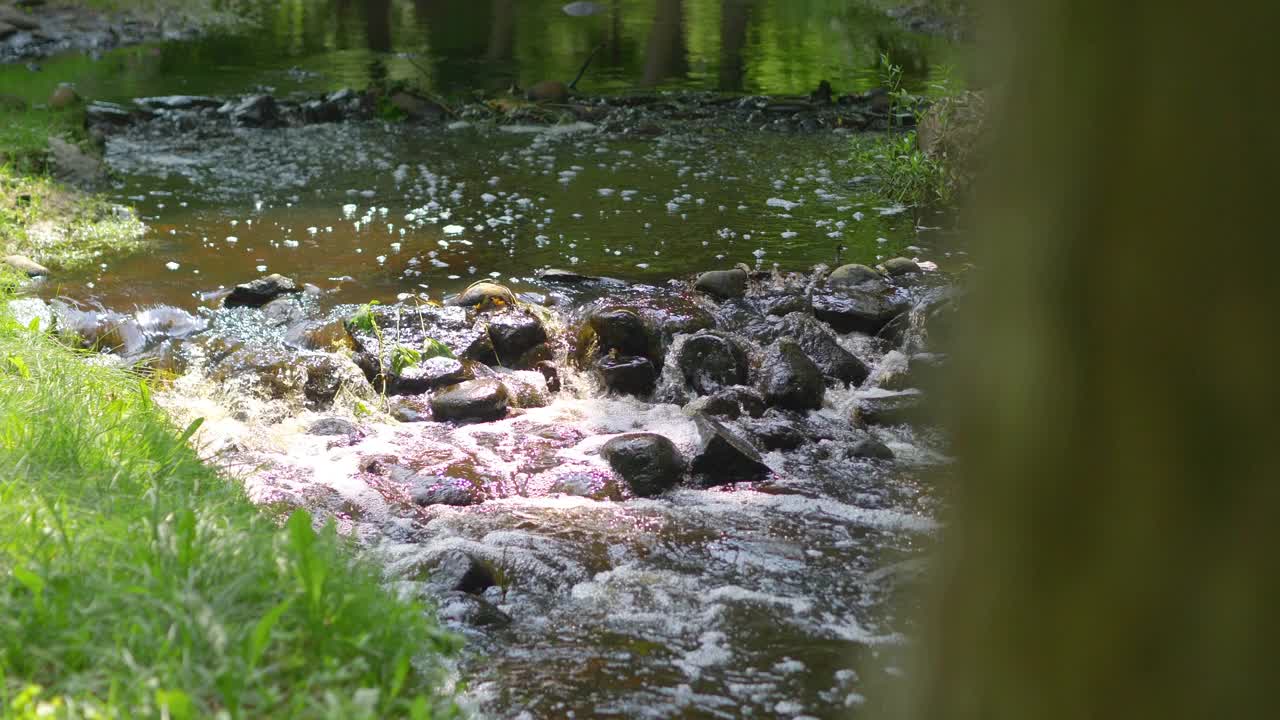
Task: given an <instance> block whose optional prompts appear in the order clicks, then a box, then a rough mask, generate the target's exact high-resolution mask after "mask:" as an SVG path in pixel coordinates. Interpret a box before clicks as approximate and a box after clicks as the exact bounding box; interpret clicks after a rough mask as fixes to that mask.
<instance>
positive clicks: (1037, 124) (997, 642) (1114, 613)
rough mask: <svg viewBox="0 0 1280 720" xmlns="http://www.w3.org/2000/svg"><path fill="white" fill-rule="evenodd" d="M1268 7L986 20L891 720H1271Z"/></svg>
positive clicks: (1274, 455) (1279, 249) (1073, 9)
mask: <svg viewBox="0 0 1280 720" xmlns="http://www.w3.org/2000/svg"><path fill="white" fill-rule="evenodd" d="M1278 8H1280V5H1278V4H1276V3H1268V4H1265V5H1264V4H1262V3H1242V4H1232V5H1225V6H1209V5H1204V4H1203V3H1168V2H1153V1H1152V0H1139V1H1137V2H1128V3H1115V2H1101V1H1099V0H1077V1H1075V2H1072V1H1070V0H1037V1H1036V2H1022V1H1020V0H1003V1H993V2H990V3H988V7H987V8H986V9H985V12H984V13H982V15H981V17H982V21H983V22H984V23H985V24H986V28H987V29H988V30H990V31H992V32H993V35H994V40H995V42H994V43H992V42H991V39H987V38H981V39H980V41H981V42H986V43H987V46H986V47H987V49H988V57H987V64H988V65H989V66H990V67H992V68H998V69H1000V72H1001V73H1002V74H1003V79H1002V80H1001V81H1000V82H998V83H997V84H996V90H995V93H994V100H995V102H994V107H995V108H996V116H995V117H994V118H993V122H992V123H991V131H992V133H993V136H992V138H993V139H994V142H995V145H996V151H995V156H994V157H993V158H992V163H991V167H990V170H991V176H990V177H989V178H988V181H987V182H986V183H985V185H983V186H982V190H981V200H980V203H979V204H980V207H979V208H978V210H979V214H980V217H981V221H980V222H979V224H978V227H977V228H976V231H975V233H974V238H975V240H974V247H973V256H974V259H975V263H976V265H977V266H978V267H979V268H980V270H978V271H976V276H975V277H974V278H972V283H971V285H972V286H973V287H974V288H975V291H974V292H973V294H972V295H971V296H970V297H969V298H968V300H967V305H968V312H969V316H970V321H971V322H970V323H969V328H968V330H969V331H968V332H967V333H959V336H960V337H962V338H965V340H964V341H962V344H961V346H960V347H958V348H956V368H955V371H956V375H955V377H954V378H953V382H952V388H953V389H954V392H955V395H954V396H953V399H954V400H956V402H953V403H952V405H953V406H954V407H955V408H956V411H955V412H954V417H953V418H952V421H953V424H952V427H953V430H954V438H955V449H956V452H957V455H958V456H959V458H960V463H959V474H960V478H959V481H958V485H957V488H956V495H957V497H956V498H955V505H954V516H953V517H951V518H948V522H949V525H950V527H949V530H948V531H947V532H946V533H945V535H944V537H943V542H942V545H943V550H942V553H943V558H942V564H941V567H940V568H939V570H940V572H939V573H938V575H939V577H938V580H939V583H938V584H939V586H940V587H939V593H938V596H937V597H936V598H935V602H934V603H932V605H931V606H930V607H931V608H932V611H931V612H930V613H929V615H928V617H926V627H925V630H924V637H923V638H922V648H921V649H920V656H921V657H920V659H921V661H922V662H921V663H920V666H919V667H918V668H917V671H916V673H915V675H914V678H913V682H914V687H913V688H912V693H911V694H910V697H909V698H908V699H907V702H908V704H909V705H910V708H909V711H908V712H905V713H897V714H895V715H894V716H895V717H912V718H929V719H933V718H948V719H952V720H967V719H974V720H977V719H979V718H981V719H982V720H1029V719H1031V718H1035V719H1036V720H1057V719H1062V720H1068V719H1069V720H1078V719H1081V718H1125V719H1126V720H1130V719H1136V718H1160V719H1161V720H1169V719H1170V718H1248V717H1261V716H1264V715H1267V716H1273V715H1270V713H1272V712H1274V706H1275V701H1274V698H1273V693H1274V688H1275V682H1274V681H1275V680H1276V679H1277V675H1278V674H1280V670H1278V669H1277V668H1278V667H1280V666H1278V665H1277V663H1276V656H1277V650H1276V648H1277V640H1280V637H1278V635H1280V633H1278V632H1277V629H1278V628H1277V626H1278V625H1280V620H1277V617H1278V616H1280V517H1277V516H1278V515H1280V448H1277V442H1278V441H1280V421H1278V420H1277V417H1278V416H1280V392H1277V388H1278V385H1280V384H1278V382H1277V373H1278V372H1280V371H1278V369H1277V358H1280V317H1277V315H1278V310H1280V306H1278V305H1280V304H1278V303H1277V298H1280V282H1277V278H1276V274H1277V268H1278V267H1280V242H1277V239H1276V234H1277V233H1276V229H1275V227H1276V211H1275V207H1276V204H1277V201H1276V198H1275V195H1276V190H1275V187H1276V185H1275V184H1274V175H1275V172H1276V171H1275V168H1276V165H1277V162H1280V147H1278V145H1280V143H1278V142H1277V129H1276V127H1275V122H1274V119H1275V117H1276V116H1275V115H1274V114H1273V113H1272V112H1271V109H1272V106H1273V104H1274V100H1273V95H1274V90H1275V83H1274V79H1273V77H1272V75H1273V73H1272V71H1271V70H1270V68H1272V67H1274V63H1275V56H1276V51H1275V45H1274V42H1273V39H1272V36H1273V35H1274V33H1275V30H1274V28H1276V27H1277V26H1278V25H1280V9H1278Z"/></svg>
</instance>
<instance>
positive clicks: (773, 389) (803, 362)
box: [760, 338, 827, 410]
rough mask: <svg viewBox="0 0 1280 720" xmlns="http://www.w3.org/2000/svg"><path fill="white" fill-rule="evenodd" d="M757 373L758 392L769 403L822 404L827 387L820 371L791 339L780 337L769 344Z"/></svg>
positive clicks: (806, 406)
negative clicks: (758, 375) (758, 378)
mask: <svg viewBox="0 0 1280 720" xmlns="http://www.w3.org/2000/svg"><path fill="white" fill-rule="evenodd" d="M760 376H761V377H760V392H761V393H762V394H763V395H764V401H765V402H766V403H768V404H769V405H774V406H777V407H780V408H784V409H787V410H817V409H819V408H821V407H822V398H823V396H824V395H825V394H826V391H827V384H826V381H825V380H824V379H823V377H822V371H821V370H819V369H818V366H817V365H816V364H814V362H813V360H810V359H809V356H808V355H806V354H805V352H804V350H803V349H801V348H800V345H799V344H797V343H796V342H795V341H794V340H789V339H786V338H783V339H781V340H778V341H777V342H776V343H774V344H773V345H772V346H771V347H770V348H769V350H768V351H767V352H766V353H765V357H764V361H763V362H762V363H761V365H760Z"/></svg>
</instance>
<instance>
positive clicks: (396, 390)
mask: <svg viewBox="0 0 1280 720" xmlns="http://www.w3.org/2000/svg"><path fill="white" fill-rule="evenodd" d="M472 377H473V374H472V371H471V369H470V367H468V366H467V365H466V364H464V363H463V362H462V361H461V360H457V359H455V358H449V357H432V358H426V359H425V360H420V361H419V362H417V363H416V364H414V365H411V366H409V367H406V368H402V369H401V370H400V373H399V374H398V375H397V376H396V379H395V386H394V387H393V388H391V389H390V390H389V392H390V393H391V394H393V395H418V394H420V393H424V392H429V391H431V390H435V389H437V388H442V387H447V386H449V385H457V384H459V383H463V382H466V381H467V380H470V379H471V378H472Z"/></svg>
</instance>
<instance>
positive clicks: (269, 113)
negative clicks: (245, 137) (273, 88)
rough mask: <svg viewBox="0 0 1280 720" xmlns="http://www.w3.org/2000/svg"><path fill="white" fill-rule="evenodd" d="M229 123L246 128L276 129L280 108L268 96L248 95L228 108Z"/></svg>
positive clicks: (278, 122) (274, 100) (273, 99)
mask: <svg viewBox="0 0 1280 720" xmlns="http://www.w3.org/2000/svg"><path fill="white" fill-rule="evenodd" d="M229 110H230V115H231V121H232V122H234V123H236V124H237V125H245V126H248V127H259V128H272V127H278V126H279V125H280V124H281V121H280V106H279V104H278V103H276V99H275V98H274V97H272V96H270V95H250V96H249V97H246V98H244V99H243V100H241V101H240V102H238V103H236V104H235V105H233V106H231V107H230V109H229Z"/></svg>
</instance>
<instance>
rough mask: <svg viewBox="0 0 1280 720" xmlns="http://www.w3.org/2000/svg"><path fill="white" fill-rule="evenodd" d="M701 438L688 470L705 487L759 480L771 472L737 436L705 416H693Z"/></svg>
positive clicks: (716, 421)
mask: <svg viewBox="0 0 1280 720" xmlns="http://www.w3.org/2000/svg"><path fill="white" fill-rule="evenodd" d="M694 423H695V424H696V425H697V426H698V435H699V436H700V438H701V441H700V444H699V448H698V453H697V454H696V455H695V456H694V458H693V461H692V462H691V463H690V464H689V470H690V472H692V473H693V474H694V475H695V476H697V477H698V479H699V480H700V481H701V482H702V484H703V485H705V486H713V485H728V484H730V483H739V482H755V481H757V480H762V479H764V478H765V477H767V476H768V475H769V473H770V472H771V471H770V470H769V466H768V465H765V464H764V460H763V459H762V458H761V457H760V453H759V452H758V451H757V450H756V449H755V448H754V447H753V446H752V445H751V443H750V442H748V441H747V440H746V439H745V438H743V437H742V436H741V435H738V434H737V433H735V432H734V431H732V430H730V429H729V428H728V427H726V426H725V425H724V424H723V423H721V422H719V421H718V420H714V419H712V418H709V417H707V416H705V415H698V416H695V417H694Z"/></svg>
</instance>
